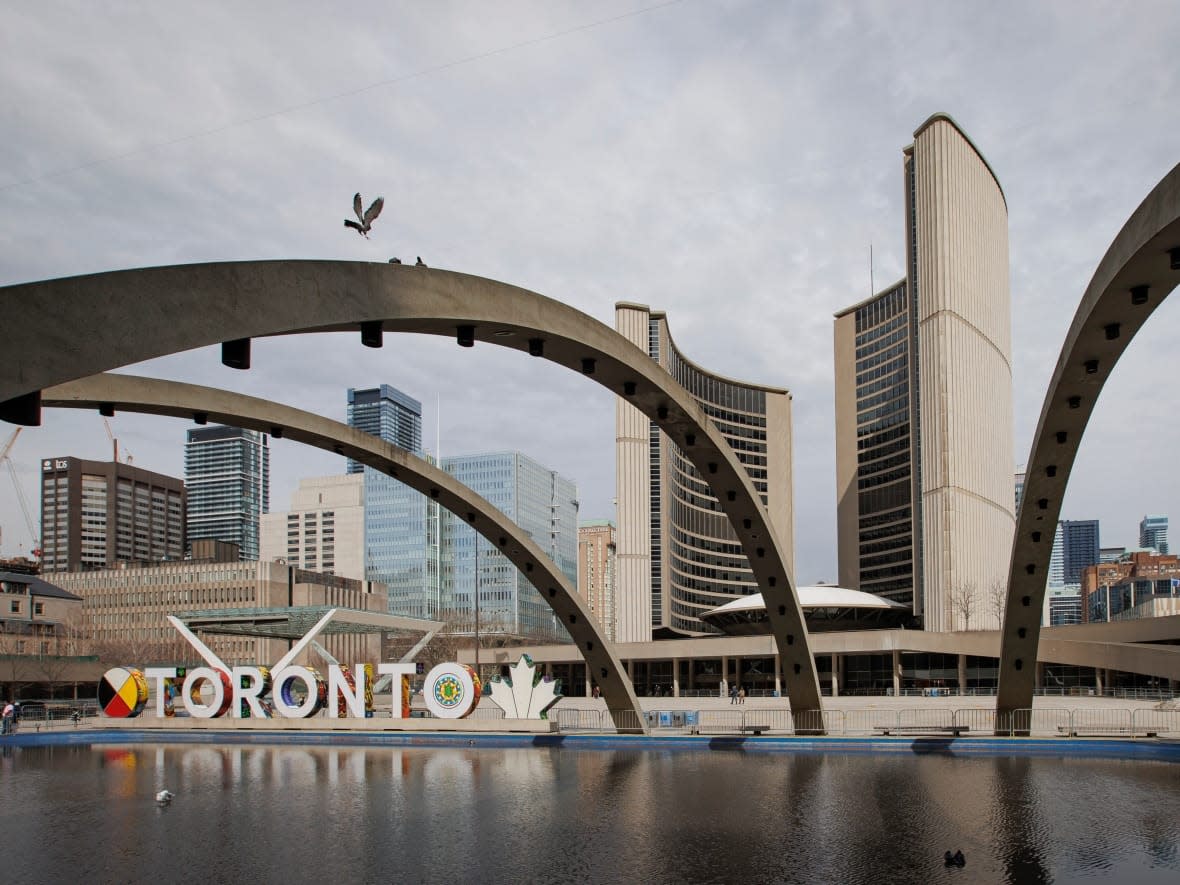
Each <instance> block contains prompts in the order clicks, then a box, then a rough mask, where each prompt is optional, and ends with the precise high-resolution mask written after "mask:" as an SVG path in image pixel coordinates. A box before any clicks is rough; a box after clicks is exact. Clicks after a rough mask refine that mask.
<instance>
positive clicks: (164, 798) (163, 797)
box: [156, 790, 176, 805]
mask: <svg viewBox="0 0 1180 885" xmlns="http://www.w3.org/2000/svg"><path fill="white" fill-rule="evenodd" d="M175 796H176V794H175V793H172V792H169V791H168V790H160V792H158V793H156V802H157V804H159V805H167V804H168V803H169V802H171V801H172V799H173V797H175Z"/></svg>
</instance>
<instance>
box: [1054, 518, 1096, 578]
mask: <svg viewBox="0 0 1180 885" xmlns="http://www.w3.org/2000/svg"><path fill="white" fill-rule="evenodd" d="M1059 525H1060V531H1061V551H1062V581H1063V582H1064V583H1065V584H1080V583H1081V580H1082V569H1084V568H1085V567H1086V566H1088V565H1098V563H1099V562H1100V561H1101V560H1100V557H1099V553H1098V551H1099V548H1100V546H1101V545H1100V544H1099V538H1098V520H1096V519H1063V520H1062V521H1061V522H1060V524H1059Z"/></svg>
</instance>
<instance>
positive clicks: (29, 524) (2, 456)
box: [0, 427, 41, 559]
mask: <svg viewBox="0 0 1180 885" xmlns="http://www.w3.org/2000/svg"><path fill="white" fill-rule="evenodd" d="M22 429H23V428H21V427H18V428H17V429H16V430H14V431H12V436H10V437H8V442H6V443H5V444H4V449H3V451H0V461H3V462H4V464H5V466H6V467H7V468H8V475H9V476H11V477H12V485H13V488H15V489H16V500H17V503H18V504H20V511H21V513H23V514H24V517H25V527H26V528H28V530H29V537H30V538H32V539H33V549H32V551H31V552H32V554H33V556H34V557H36V558H37V559H40V558H41V544H40V542H39V541H38V539H37V529H36V527H35V526H34V525H33V518H32V517H31V516H30V515H29V501H28V499H27V498H26V497H25V491H24V489H22V488H21V487H20V479H19V478H18V477H17V475H16V467H15V466H14V465H13V463H12V458H11V457H9V455H10V453H11V452H12V447H13V446H14V445H16V438H17V437H18V436H20V432H21V430H22Z"/></svg>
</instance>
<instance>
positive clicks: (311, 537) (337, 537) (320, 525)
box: [259, 473, 365, 580]
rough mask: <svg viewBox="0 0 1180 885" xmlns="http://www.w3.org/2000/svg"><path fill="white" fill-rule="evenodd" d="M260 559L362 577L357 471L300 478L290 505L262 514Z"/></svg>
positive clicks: (361, 487)
mask: <svg viewBox="0 0 1180 885" xmlns="http://www.w3.org/2000/svg"><path fill="white" fill-rule="evenodd" d="M259 558H260V559H262V560H265V561H267V562H271V561H275V560H282V561H283V562H286V563H287V564H288V565H293V566H295V567H297V568H302V569H307V570H308V571H313V572H322V573H323V574H325V575H340V576H341V577H344V578H355V579H357V580H364V579H365V478H364V477H363V476H362V475H361V474H359V473H351V474H345V475H344V476H322V477H316V478H314V479H301V480H299V488H298V490H296V492H295V493H294V494H293V495H292V496H291V508H290V510H288V511H286V512H285V513H284V512H279V513H264V514H263V515H262V551H261V555H260V556H259Z"/></svg>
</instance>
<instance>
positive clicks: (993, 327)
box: [834, 114, 1015, 630]
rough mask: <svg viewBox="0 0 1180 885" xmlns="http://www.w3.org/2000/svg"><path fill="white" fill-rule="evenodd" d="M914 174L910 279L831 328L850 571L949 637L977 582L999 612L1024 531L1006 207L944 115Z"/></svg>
mask: <svg viewBox="0 0 1180 885" xmlns="http://www.w3.org/2000/svg"><path fill="white" fill-rule="evenodd" d="M903 167H904V173H905V207H906V218H905V221H906V228H905V229H906V275H905V277H904V278H903V279H902V280H900V281H898V282H897V283H894V284H893V285H891V286H888V287H886V288H885V289H883V290H881V291H880V292H878V293H877V294H875V295H873V296H872V297H871V298H869V299H867V300H865V301H862V302H860V303H858V304H855V305H853V306H852V307H849V308H847V309H845V310H843V311H841V312H840V313H838V314H837V315H836V320H835V324H834V339H835V371H836V482H837V532H838V554H839V575H840V584H841V585H842V586H845V587H850V588H854V589H860V590H864V591H867V592H870V593H876V594H878V595H880V596H884V597H886V598H889V599H893V600H896V601H898V602H902V603H904V604H906V605H909V606H911V607H912V609H913V612H914V614H915V615H917V616H920V617H921V618H922V619H923V624H924V626H925V627H926V629H932V630H950V629H953V628H954V624H955V622H956V613H955V612H954V611H953V608H954V606H953V605H952V600H953V599H955V598H957V597H960V596H961V594H962V593H963V592H965V591H966V592H968V593H970V592H972V588H973V592H974V594H975V597H974V601H973V603H972V605H971V607H972V610H973V611H975V612H988V611H989V607H988V605H987V599H986V594H987V588H988V587H989V586H991V585H992V584H993V583H994V582H995V581H997V580H1003V579H1004V578H1005V576H1006V575H1007V572H1008V567H1009V562H1008V558H1009V554H1010V551H1011V544H1012V533H1013V530H1014V527H1015V511H1014V503H1015V502H1014V497H1015V496H1014V495H1013V487H1012V481H1013V475H1014V470H1013V459H1012V369H1011V365H1012V359H1011V340H1010V339H1011V318H1010V306H1009V292H1008V212H1007V206H1006V203H1005V200H1004V194H1003V191H1002V190H1001V189H1000V185H999V183H998V181H997V180H996V177H995V174H994V173H993V171H992V169H991V167H990V166H988V164H987V162H986V161H985V160H984V159H983V157H982V155H981V154H980V153H979V151H978V150H977V149H976V147H975V145H974V144H972V142H971V140H970V139H969V138H967V136H966V135H965V134H964V133H963V131H962V129H960V128H959V126H958V124H956V123H955V122H954V121H953V120H951V118H950V117H948V116H946V115H945V114H936V115H935V116H933V117H931V118H930V119H929V120H927V121H926V122H925V123H923V124H922V125H921V126H920V127H919V128H918V130H917V131H916V132H915V133H914V143H913V144H912V145H911V146H909V147H908V148H906V149H905V151H904V152H903ZM960 605H961V603H960ZM985 618H986V616H985Z"/></svg>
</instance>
